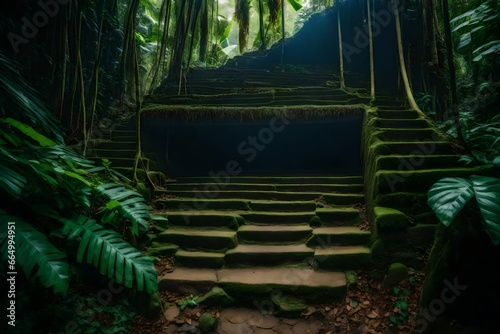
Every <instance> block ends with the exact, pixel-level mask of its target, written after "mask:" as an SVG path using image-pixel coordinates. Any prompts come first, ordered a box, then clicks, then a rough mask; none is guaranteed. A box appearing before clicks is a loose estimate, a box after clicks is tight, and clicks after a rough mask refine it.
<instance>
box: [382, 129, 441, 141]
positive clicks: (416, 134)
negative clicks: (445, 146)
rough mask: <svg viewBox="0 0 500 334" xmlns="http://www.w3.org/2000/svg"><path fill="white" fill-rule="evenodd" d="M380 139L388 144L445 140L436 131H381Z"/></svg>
mask: <svg viewBox="0 0 500 334" xmlns="http://www.w3.org/2000/svg"><path fill="white" fill-rule="evenodd" d="M378 137H379V138H380V139H381V140H383V141H388V142H402V141H433V140H440V139H441V140H444V137H443V136H442V135H441V134H439V133H438V132H437V131H436V130H434V129H381V132H380V134H379V135H378Z"/></svg>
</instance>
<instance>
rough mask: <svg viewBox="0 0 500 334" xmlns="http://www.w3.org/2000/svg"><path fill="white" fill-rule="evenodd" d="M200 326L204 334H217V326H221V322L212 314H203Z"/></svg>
mask: <svg viewBox="0 0 500 334" xmlns="http://www.w3.org/2000/svg"><path fill="white" fill-rule="evenodd" d="M199 321H200V325H199V327H198V328H199V329H200V332H201V333H202V334H208V333H212V332H215V330H216V329H217V326H218V324H219V320H218V319H217V318H216V317H215V316H214V315H212V314H210V313H203V314H202V315H201V316H200V319H199Z"/></svg>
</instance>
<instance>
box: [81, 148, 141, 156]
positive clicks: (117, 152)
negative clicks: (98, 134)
mask: <svg viewBox="0 0 500 334" xmlns="http://www.w3.org/2000/svg"><path fill="white" fill-rule="evenodd" d="M135 154H136V150H135V148H134V147H132V148H131V149H126V150H115V149H111V150H105V149H102V148H93V149H92V150H91V151H90V152H89V153H88V155H87V156H89V157H107V158H109V159H111V158H134V157H135Z"/></svg>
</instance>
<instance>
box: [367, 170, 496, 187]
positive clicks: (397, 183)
mask: <svg viewBox="0 0 500 334" xmlns="http://www.w3.org/2000/svg"><path fill="white" fill-rule="evenodd" d="M474 174H477V175H489V174H491V167H481V168H442V169H424V170H404V171H385V170H382V171H378V172H377V173H376V174H375V189H377V192H378V193H379V194H386V193H390V192H405V191H413V192H420V193H422V192H427V191H428V190H429V189H430V187H431V186H432V185H433V184H434V183H436V182H437V181H439V180H440V179H441V178H445V177H465V178H468V177H469V176H470V175H474Z"/></svg>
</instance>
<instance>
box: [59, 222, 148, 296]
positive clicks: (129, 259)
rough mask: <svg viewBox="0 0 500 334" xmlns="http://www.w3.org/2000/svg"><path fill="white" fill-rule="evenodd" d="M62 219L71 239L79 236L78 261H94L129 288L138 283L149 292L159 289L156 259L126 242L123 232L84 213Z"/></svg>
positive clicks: (140, 289)
mask: <svg viewBox="0 0 500 334" xmlns="http://www.w3.org/2000/svg"><path fill="white" fill-rule="evenodd" d="M60 220H61V221H63V222H64V223H65V225H66V226H65V227H66V230H70V231H71V234H70V236H69V239H74V238H77V237H80V244H79V247H78V253H77V261H78V262H83V261H86V262H87V263H89V264H92V265H93V266H94V267H96V268H98V269H99V271H100V273H101V274H102V275H106V276H107V277H109V278H113V279H115V280H116V281H117V283H120V284H123V285H125V286H126V287H127V288H133V287H136V288H137V290H138V291H147V292H148V293H150V294H152V293H154V292H156V291H158V282H157V278H156V276H157V273H156V269H155V267H154V265H153V259H152V258H149V257H146V256H144V255H143V254H142V253H141V252H139V251H138V250H137V249H135V248H133V247H132V246H130V245H129V244H128V243H126V242H125V241H124V240H123V238H122V236H121V235H120V234H118V233H117V232H115V231H112V230H107V229H104V228H103V227H102V226H101V225H99V224H97V223H96V222H95V220H92V219H88V218H87V217H84V216H78V217H77V218H76V219H74V220H69V219H60ZM134 277H135V284H134Z"/></svg>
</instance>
